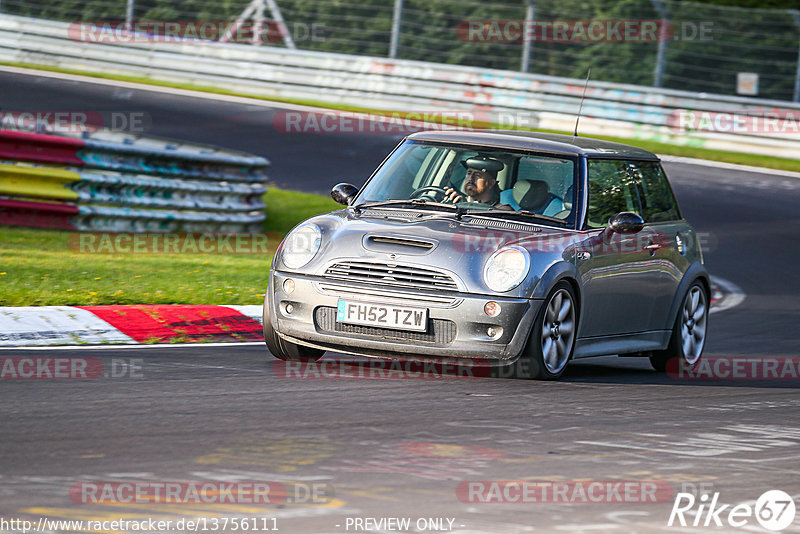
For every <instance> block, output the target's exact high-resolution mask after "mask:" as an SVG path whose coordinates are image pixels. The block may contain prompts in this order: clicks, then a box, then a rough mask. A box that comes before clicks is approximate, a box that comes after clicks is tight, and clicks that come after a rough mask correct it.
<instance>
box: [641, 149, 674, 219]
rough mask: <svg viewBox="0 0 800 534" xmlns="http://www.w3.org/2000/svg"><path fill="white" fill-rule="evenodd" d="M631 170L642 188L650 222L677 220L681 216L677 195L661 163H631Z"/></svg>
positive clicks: (646, 213) (645, 217)
mask: <svg viewBox="0 0 800 534" xmlns="http://www.w3.org/2000/svg"><path fill="white" fill-rule="evenodd" d="M631 171H632V172H633V175H634V177H635V178H636V180H637V181H638V182H639V184H640V185H641V188H642V204H643V206H642V209H643V210H644V213H643V216H644V220H645V221H647V222H648V223H651V222H663V221H677V220H679V219H680V218H681V214H680V211H679V210H678V204H677V202H675V195H673V193H672V188H670V186H669V182H668V181H667V176H666V174H665V173H664V169H663V168H662V167H661V164H660V163H658V162H655V161H637V162H632V163H631Z"/></svg>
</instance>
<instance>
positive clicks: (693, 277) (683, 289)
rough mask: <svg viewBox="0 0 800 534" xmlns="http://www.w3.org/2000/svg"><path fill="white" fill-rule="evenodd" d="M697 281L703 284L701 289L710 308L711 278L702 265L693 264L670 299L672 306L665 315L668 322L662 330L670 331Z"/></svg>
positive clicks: (698, 263)
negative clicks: (690, 289)
mask: <svg viewBox="0 0 800 534" xmlns="http://www.w3.org/2000/svg"><path fill="white" fill-rule="evenodd" d="M697 281H699V282H700V283H701V284H703V289H705V290H706V295H707V296H708V305H709V307H710V306H711V277H710V275H709V274H708V270H707V269H706V268H705V266H704V265H703V264H702V263H700V262H695V263H693V264H692V265H690V266H689V268H688V269H687V270H686V272H685V273H684V275H683V278H682V279H681V283H680V284H679V285H678V290H677V291H675V296H674V297H673V299H672V306H671V307H670V310H669V315H667V318H668V321H669V322H668V323H667V324H666V325H664V329H667V330H672V327H673V325H674V324H675V321H676V320H677V318H678V311H680V307H681V305H682V304H683V299H684V297H685V296H686V293H687V292H688V291H689V288H690V287H691V286H692V284H694V283H695V282H697Z"/></svg>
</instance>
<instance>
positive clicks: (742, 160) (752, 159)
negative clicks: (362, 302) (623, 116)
mask: <svg viewBox="0 0 800 534" xmlns="http://www.w3.org/2000/svg"><path fill="white" fill-rule="evenodd" d="M0 65H9V66H14V67H22V68H30V69H38V70H45V71H51V72H62V73H66V74H76V75H81V76H91V77H94V78H103V79H109V80H120V81H127V82H134V83H144V84H149V85H156V86H162V87H173V88H177V89H187V90H191V91H203V92H207V93H215V94H223V95H231V96H241V97H246V98H255V99H259V100H266V101H271V102H286V103H291V104H301V105H305V106H312V107H321V108H327V109H336V110H342V111H353V112H360V113H371V114H383V115H391V116H396V117H401V118H402V117H405V116H406V115H408V114H409V113H410V112H408V111H391V110H376V109H372V108H369V107H359V106H350V105H344V104H335V103H330V102H324V101H321V100H304V99H293V98H282V97H278V96H264V95H253V94H248V93H242V92H238V91H230V90H226V89H221V88H219V87H209V86H201V85H192V84H187V83H175V82H167V81H162V80H154V79H151V78H145V77H139V76H125V75H120V74H108V73H99V72H88V71H82V70H75V69H63V68H60V67H52V66H45V65H34V64H30V63H14V62H3V61H0ZM500 126H501V125H497V124H490V123H482V124H480V123H476V124H474V125H473V127H475V128H497V127H500ZM505 127H507V126H505ZM519 129H521V130H532V129H530V128H519ZM540 131H550V132H551V133H562V134H563V133H572V132H561V131H551V130H540ZM592 137H593V138H595V139H605V140H607V141H615V142H618V143H625V144H633V145H636V146H638V147H641V148H644V149H645V150H650V151H651V152H655V153H657V154H668V155H672V156H684V157H690V158H698V159H708V160H714V161H724V162H727V163H738V164H741V165H753V166H756V167H767V168H771V169H778V170H784V171H795V172H800V159H792V158H779V157H774V156H762V155H757V154H744V153H739V152H728V151H724V150H713V149H708V148H702V147H700V146H697V143H699V141H697V140H694V143H689V144H686V145H681V144H674V143H673V142H671V140H670V139H669V137H668V136H666V135H659V134H646V133H644V132H643V133H642V136H641V138H637V139H629V138H622V137H613V136H605V135H592ZM677 139H678V141H679V142H680V141H681V140H682V139H681V138H680V136H677ZM684 139H685V138H684Z"/></svg>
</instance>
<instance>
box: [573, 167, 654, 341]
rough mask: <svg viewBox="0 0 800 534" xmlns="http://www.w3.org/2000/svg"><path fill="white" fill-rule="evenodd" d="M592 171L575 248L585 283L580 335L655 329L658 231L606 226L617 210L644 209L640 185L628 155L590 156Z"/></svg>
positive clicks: (582, 282) (613, 333)
mask: <svg viewBox="0 0 800 534" xmlns="http://www.w3.org/2000/svg"><path fill="white" fill-rule="evenodd" d="M587 172H588V174H587V184H588V198H587V201H588V205H587V213H586V223H585V227H584V230H586V233H585V234H584V236H585V237H584V239H583V240H582V241H581V242H579V243H577V246H576V253H575V262H576V267H577V269H578V273H579V275H580V277H581V284H582V286H583V295H582V306H583V311H582V313H581V327H580V336H581V337H598V336H607V335H619V334H629V333H635V332H645V331H648V330H651V329H652V317H651V316H652V313H653V307H654V305H655V300H656V299H655V295H654V294H653V282H654V279H657V278H658V275H654V273H653V272H652V270H653V268H654V257H653V256H652V255H651V253H650V249H648V248H646V247H647V246H648V245H649V244H650V242H651V240H652V237H653V236H652V235H651V233H650V231H646V230H642V231H641V232H638V233H635V234H625V235H623V234H618V233H610V232H607V231H604V229H605V228H606V226H607V224H608V219H609V218H610V217H613V216H614V215H616V214H617V213H620V212H623V211H631V212H634V213H637V214H639V215H642V202H641V198H640V190H639V187H638V185H637V183H636V180H635V179H634V176H633V174H632V172H631V168H630V165H629V163H628V162H627V161H624V160H613V159H589V160H588V162H587ZM661 291H663V289H659V291H658V295H660V293H661Z"/></svg>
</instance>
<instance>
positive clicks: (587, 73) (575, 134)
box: [572, 67, 592, 139]
mask: <svg viewBox="0 0 800 534" xmlns="http://www.w3.org/2000/svg"><path fill="white" fill-rule="evenodd" d="M591 74H592V67H589V70H588V71H586V82H585V83H584V84H583V94H582V95H581V105H580V106H579V107H578V116H577V117H575V133H574V134H572V137H573V139H574V138H575V137H578V122H580V120H581V112H582V111H583V99H584V98H586V87H587V86H588V85H589V76H591Z"/></svg>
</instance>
